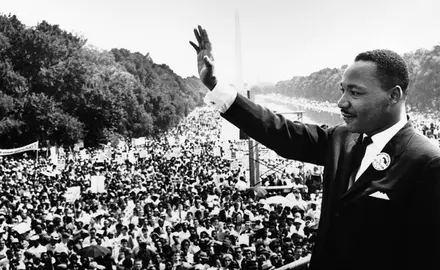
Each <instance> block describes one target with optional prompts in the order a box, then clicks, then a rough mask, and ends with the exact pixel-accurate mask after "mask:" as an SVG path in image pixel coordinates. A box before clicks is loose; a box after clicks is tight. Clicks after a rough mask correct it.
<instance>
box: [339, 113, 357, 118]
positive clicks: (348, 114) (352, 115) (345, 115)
mask: <svg viewBox="0 0 440 270" xmlns="http://www.w3.org/2000/svg"><path fill="white" fill-rule="evenodd" d="M341 115H342V118H343V119H344V120H351V119H353V118H355V117H356V116H355V115H354V114H351V113H347V112H342V111H341Z"/></svg>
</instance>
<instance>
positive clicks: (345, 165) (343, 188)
mask: <svg viewBox="0 0 440 270" xmlns="http://www.w3.org/2000/svg"><path fill="white" fill-rule="evenodd" d="M359 136H360V134H353V136H351V137H350V138H349V139H348V143H347V145H346V147H344V149H346V150H345V151H346V152H345V153H344V154H343V156H344V157H343V160H342V162H341V164H339V166H338V172H337V173H336V177H337V178H338V179H341V180H340V181H336V183H339V186H338V187H337V188H335V189H334V190H335V191H338V192H339V194H337V195H336V194H335V195H336V196H335V198H338V199H339V198H341V197H342V196H343V195H344V194H345V193H346V192H347V188H348V180H349V178H350V174H351V168H352V167H353V160H354V159H353V154H354V148H355V146H356V142H357V141H358V139H359Z"/></svg>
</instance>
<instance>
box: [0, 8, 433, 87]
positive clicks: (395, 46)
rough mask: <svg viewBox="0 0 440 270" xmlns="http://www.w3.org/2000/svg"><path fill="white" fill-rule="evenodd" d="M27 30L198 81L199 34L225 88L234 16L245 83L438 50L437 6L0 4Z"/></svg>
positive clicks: (230, 74)
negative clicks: (371, 57)
mask: <svg viewBox="0 0 440 270" xmlns="http://www.w3.org/2000/svg"><path fill="white" fill-rule="evenodd" d="M0 6H1V10H0V11H1V12H2V13H4V14H8V13H12V14H15V15H17V16H18V18H19V19H20V20H21V21H22V22H23V23H25V24H26V25H28V26H34V25H36V23H37V22H41V21H42V20H46V21H48V22H49V23H51V24H59V25H60V26H61V28H63V29H65V30H68V31H74V32H76V33H79V34H81V35H83V36H84V37H86V38H87V39H88V43H89V44H92V45H94V46H96V47H99V48H102V49H111V48H126V49H128V50H130V51H132V52H135V51H139V52H141V53H142V54H146V53H148V52H149V53H150V55H151V57H152V58H153V60H154V62H155V63H165V64H167V65H169V66H170V67H171V68H172V69H173V70H174V72H176V73H177V74H178V75H180V76H182V77H187V76H191V75H196V74H197V67H196V60H195V52H194V50H193V48H192V47H191V46H190V45H189V43H188V41H189V40H193V41H195V38H194V34H193V28H194V27H197V25H198V24H200V25H202V26H203V27H205V28H206V29H207V30H208V34H209V36H210V38H211V41H212V42H213V47H214V54H215V55H214V56H215V60H216V67H217V73H218V76H219V77H220V78H221V79H223V80H225V81H228V82H231V83H232V82H234V69H235V68H234V64H235V61H234V59H235V58H234V57H235V55H234V52H235V45H234V44H235V40H234V39H235V32H234V31H235V27H234V25H235V10H236V9H238V10H239V12H240V24H241V36H242V53H243V69H244V71H243V73H244V78H245V81H246V82H248V83H250V84H252V83H255V82H278V81H280V80H287V79H290V78H291V77H292V76H296V75H308V74H310V73H311V72H314V71H317V70H319V69H322V68H325V67H340V66H342V65H343V64H349V63H350V62H351V61H352V60H353V59H354V57H355V56H356V55H357V54H358V53H359V52H361V51H365V50H368V49H376V48H388V49H392V50H395V51H397V52H399V53H404V52H409V51H413V50H416V49H418V48H421V47H423V48H429V49H430V48H432V46H434V45H437V44H439V43H440V31H439V29H440V16H439V15H438V14H435V12H437V13H438V11H439V10H440V1H438V0H417V1H415V0H362V1H356V0H351V1H350V0H309V1H307V0H301V1H297V0H270V1H263V0H254V1H252V0H236V1H233V0H218V1H214V0H124V1H121V0H119V1H117V0H75V1H73V0H0Z"/></svg>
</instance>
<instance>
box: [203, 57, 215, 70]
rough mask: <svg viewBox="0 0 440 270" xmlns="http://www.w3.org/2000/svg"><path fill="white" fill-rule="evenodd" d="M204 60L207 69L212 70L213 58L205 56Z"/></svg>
mask: <svg viewBox="0 0 440 270" xmlns="http://www.w3.org/2000/svg"><path fill="white" fill-rule="evenodd" d="M203 60H204V62H205V65H206V67H208V68H212V65H213V62H212V60H211V58H209V56H207V55H205V56H204V57H203Z"/></svg>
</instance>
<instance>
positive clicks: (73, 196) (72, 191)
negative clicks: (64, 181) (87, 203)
mask: <svg viewBox="0 0 440 270" xmlns="http://www.w3.org/2000/svg"><path fill="white" fill-rule="evenodd" d="M64 197H65V198H66V202H67V203H73V202H75V201H76V200H78V199H79V198H80V197H81V187H79V186H75V187H69V188H67V190H66V193H65V194H64Z"/></svg>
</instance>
